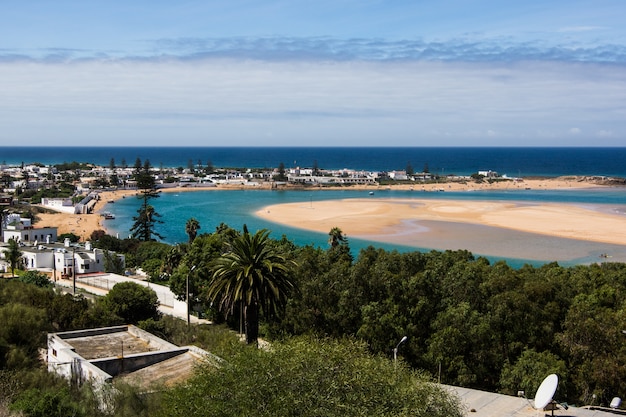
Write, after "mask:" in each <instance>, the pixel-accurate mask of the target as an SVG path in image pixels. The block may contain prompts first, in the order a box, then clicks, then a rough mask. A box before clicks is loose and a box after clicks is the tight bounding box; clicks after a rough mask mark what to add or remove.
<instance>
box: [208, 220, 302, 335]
mask: <svg viewBox="0 0 626 417" xmlns="http://www.w3.org/2000/svg"><path fill="white" fill-rule="evenodd" d="M294 266H295V263H294V262H293V261H290V260H287V259H286V258H285V256H283V255H282V254H280V253H278V252H276V251H275V250H274V247H273V246H272V245H271V244H270V239H269V231H267V230H265V229H263V230H259V231H257V232H256V233H255V234H254V235H252V234H250V232H249V231H248V228H247V227H246V226H245V225H244V227H243V233H242V234H241V235H240V236H238V237H237V238H235V239H234V240H233V241H232V242H231V244H230V248H229V251H228V252H227V253H225V254H224V255H222V256H221V257H219V258H217V259H216V261H215V263H214V265H213V276H212V278H211V282H210V284H209V288H208V296H209V299H210V300H212V301H217V302H218V306H219V309H220V310H221V311H222V312H223V313H224V314H232V312H233V310H234V308H235V307H236V306H237V305H238V304H239V303H241V304H242V306H243V312H244V317H245V318H244V320H245V324H246V326H245V327H246V328H245V332H246V342H247V343H249V344H250V343H257V339H258V335H259V311H260V310H262V311H263V312H264V313H265V314H266V315H268V316H269V315H271V314H273V313H275V312H277V310H278V309H279V308H280V307H282V306H284V304H285V303H286V301H287V297H288V296H289V295H290V294H291V292H292V291H293V290H294V289H295V287H294V284H293V282H292V280H291V279H290V272H291V269H292V268H293V267H294Z"/></svg>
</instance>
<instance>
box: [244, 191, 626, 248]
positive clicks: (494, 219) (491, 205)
mask: <svg viewBox="0 0 626 417" xmlns="http://www.w3.org/2000/svg"><path fill="white" fill-rule="evenodd" d="M256 214H257V215H258V216H259V217H262V218H263V219H266V220H268V221H272V222H275V223H280V224H285V225H288V226H291V227H297V228H302V229H307V230H313V231H318V232H326V233H327V232H328V231H329V230H330V229H332V228H333V227H339V228H340V229H341V230H342V231H343V232H344V233H345V234H347V235H348V236H353V237H357V238H362V239H367V240H378V239H380V238H381V237H382V236H384V235H387V236H397V237H398V241H401V240H402V239H401V238H400V236H401V235H406V234H407V229H413V232H414V233H427V232H428V231H430V230H432V229H433V225H434V224H435V223H434V222H445V223H456V224H473V225H482V226H492V227H497V228H503V229H511V230H517V231H521V232H528V233H535V234H542V235H547V236H553V237H560V238H568V239H579V240H586V241H592V242H603V243H610V244H615V245H626V215H624V214H618V213H615V214H612V213H608V212H605V211H601V210H599V209H598V210H595V209H594V208H590V207H579V206H576V205H571V204H536V203H523V204H519V203H510V202H497V201H466V200H463V201H455V200H413V199H411V200H401V199H396V200H389V199H385V200H382V199H376V198H365V199H348V200H338V201H317V202H315V203H313V204H309V203H290V204H279V205H273V206H268V207H265V208H263V209H262V210H259V211H257V212H256ZM421 223H423V226H422V227H421V230H420V227H419V226H420V224H421ZM426 225H428V226H426ZM372 237H376V238H377V239H372ZM385 240H387V241H390V240H391V239H385ZM424 241H427V239H424Z"/></svg>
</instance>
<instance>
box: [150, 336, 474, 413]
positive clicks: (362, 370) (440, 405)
mask: <svg viewBox="0 0 626 417" xmlns="http://www.w3.org/2000/svg"><path fill="white" fill-rule="evenodd" d="M161 413H162V415H166V416H181V417H183V416H184V417H196V416H198V417H199V416H244V415H246V416H251V415H254V416H293V415H298V416H302V417H307V416H311V417H313V416H315V417H324V416H328V417H330V416H365V415H371V416H381V417H391V416H409V415H410V416H433V417H437V416H441V417H444V416H445V417H455V416H462V415H463V413H462V411H461V406H460V405H459V403H458V402H457V400H455V399H454V398H452V396H451V395H450V394H449V393H447V392H446V391H445V390H444V389H442V388H440V386H438V385H436V384H433V383H430V382H429V381H427V380H426V379H424V378H423V377H422V376H420V375H419V374H417V373H415V372H412V371H410V370H409V369H408V368H406V367H405V366H403V364H399V366H398V368H397V369H396V368H395V367H394V364H393V362H392V361H390V360H389V359H388V358H384V357H380V356H371V355H370V354H368V353H367V349H366V346H365V345H364V344H361V343H358V342H354V341H351V340H343V341H335V340H330V339H324V340H317V339H314V338H297V339H292V340H289V341H287V342H286V343H279V344H275V345H272V347H271V349H268V350H259V349H254V348H249V347H248V348H244V349H243V350H242V351H241V352H240V354H238V355H236V356H234V357H233V358H230V360H229V361H228V364H225V365H224V366H222V367H220V368H219V369H215V368H212V367H209V366H207V367H206V368H204V369H203V370H202V371H200V372H198V374H197V376H195V377H194V379H193V380H192V381H190V383H189V384H187V385H186V386H185V387H179V388H176V389H174V390H173V391H170V392H168V393H167V394H166V396H165V398H164V402H163V407H162V409H161Z"/></svg>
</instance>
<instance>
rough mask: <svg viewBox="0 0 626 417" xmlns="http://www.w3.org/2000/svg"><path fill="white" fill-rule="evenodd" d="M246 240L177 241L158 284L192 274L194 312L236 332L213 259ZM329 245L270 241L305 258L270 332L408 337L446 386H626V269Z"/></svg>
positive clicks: (572, 396)
mask: <svg viewBox="0 0 626 417" xmlns="http://www.w3.org/2000/svg"><path fill="white" fill-rule="evenodd" d="M338 232H339V233H338ZM237 236H239V232H238V231H235V230H233V229H230V228H228V227H227V226H225V225H221V226H220V227H218V228H217V230H216V231H215V232H214V233H209V234H201V235H198V236H197V237H196V238H195V239H194V240H193V242H192V243H191V244H180V245H176V246H173V247H170V249H169V252H168V254H167V255H166V256H164V257H162V259H161V260H160V265H161V268H158V271H159V278H158V279H160V280H165V281H166V282H168V283H169V285H170V287H171V289H172V290H173V291H174V292H175V293H176V294H177V295H178V296H179V297H180V298H181V299H184V297H185V295H186V293H185V289H186V287H185V284H186V280H187V279H189V286H190V294H191V299H192V300H193V301H194V304H195V305H196V310H201V311H202V312H203V313H204V314H206V315H208V316H209V317H210V318H212V319H214V320H216V321H220V320H224V319H225V320H227V321H228V322H229V323H230V325H231V326H232V327H233V328H238V327H239V325H240V322H239V317H240V316H239V314H240V312H239V310H238V308H237V306H233V308H232V310H233V311H232V312H231V314H230V315H228V316H227V317H225V316H223V315H222V314H221V313H220V312H219V311H217V310H215V309H212V308H210V307H208V306H209V305H210V300H209V299H208V296H207V295H208V288H209V284H210V282H211V276H212V266H213V263H212V262H214V260H215V259H216V258H217V257H219V256H220V255H221V254H222V253H223V252H224V251H226V249H225V248H227V247H228V244H229V242H231V241H232V240H233V239H235V238H236V237H237ZM329 243H330V244H329V248H328V249H327V250H325V249H320V248H314V247H309V246H307V247H297V246H295V245H293V244H292V243H291V242H289V241H288V240H287V239H285V238H284V237H283V238H282V239H279V240H273V241H272V245H274V246H275V247H276V248H278V249H279V250H280V251H281V252H282V253H284V254H286V257H287V258H288V259H290V260H291V261H293V262H294V263H295V264H296V265H297V267H296V268H295V269H294V270H293V271H292V272H291V279H292V280H293V282H294V284H295V286H296V287H297V288H298V289H299V291H296V292H293V294H291V296H290V297H289V299H288V302H287V305H286V308H285V310H284V312H283V314H279V315H273V316H271V317H270V316H267V315H265V316H263V317H262V326H261V336H262V337H264V338H266V339H270V340H277V339H281V338H288V337H291V336H295V335H303V334H313V335H317V336H323V337H332V338H342V337H346V336H348V337H356V338H358V339H360V340H362V341H364V342H365V343H366V344H367V346H368V348H369V350H370V351H371V352H372V353H374V354H383V355H388V356H390V355H391V352H392V349H393V348H394V347H395V346H396V344H397V343H398V341H399V340H400V339H401V338H402V337H403V336H405V335H406V336H408V341H407V343H406V344H403V346H402V347H401V349H400V356H401V357H402V358H403V360H405V361H406V362H407V363H408V364H409V365H410V366H411V367H413V368H414V369H423V370H425V371H427V372H428V373H430V374H431V375H432V376H433V377H436V378H438V379H440V380H441V382H443V383H447V384H453V385H461V386H467V387H473V388H480V389H485V390H490V391H499V392H503V393H508V394H515V393H516V392H517V391H518V390H525V391H526V392H527V393H529V394H534V391H535V390H536V389H537V386H538V385H539V383H540V382H541V380H542V379H543V377H545V375H547V374H548V373H551V372H557V373H558V374H559V376H560V378H561V384H560V388H559V395H560V396H561V398H562V399H567V400H568V401H570V402H572V403H576V404H589V403H591V402H592V401H593V400H592V396H595V398H596V403H597V401H598V399H600V400H601V401H602V402H604V403H605V404H606V403H608V402H609V401H610V399H611V398H612V397H613V396H614V395H619V394H620V393H623V392H624V391H626V374H625V373H626V368H625V367H624V366H623V365H624V364H626V336H624V334H623V333H622V330H623V329H626V316H625V315H624V305H625V303H626V291H625V290H626V265H623V264H616V263H602V264H594V265H588V266H583V265H581V266H576V267H569V268H565V267H562V266H560V265H558V264H556V263H551V264H547V265H544V266H542V267H539V268H537V267H533V266H528V265H527V266H524V267H523V268H521V269H513V268H511V267H510V266H508V265H507V264H506V263H505V262H497V263H495V264H490V262H489V261H488V260H487V259H484V258H475V257H474V256H473V255H472V254H471V253H469V252H467V251H446V252H438V251H432V252H429V253H420V252H410V253H398V252H395V251H391V252H389V251H385V250H382V249H375V248H373V247H370V248H367V249H364V250H362V251H361V252H360V253H359V254H358V256H357V257H356V259H354V258H353V256H352V255H351V252H350V249H349V246H348V242H347V241H346V240H345V239H344V238H343V236H341V233H340V231H338V230H335V229H333V230H331V233H330V239H329ZM153 269H154V266H153Z"/></svg>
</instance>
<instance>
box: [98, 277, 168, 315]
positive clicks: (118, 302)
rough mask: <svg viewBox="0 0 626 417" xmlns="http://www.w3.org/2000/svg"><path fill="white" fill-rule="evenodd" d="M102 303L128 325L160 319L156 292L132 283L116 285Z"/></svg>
mask: <svg viewBox="0 0 626 417" xmlns="http://www.w3.org/2000/svg"><path fill="white" fill-rule="evenodd" d="M102 303H103V306H104V307H105V309H106V310H108V311H110V312H111V313H113V314H115V315H116V316H119V317H120V318H122V320H124V321H125V322H126V323H127V324H136V323H138V322H139V321H141V320H148V319H150V318H152V319H158V318H159V317H160V313H159V310H158V308H159V299H158V297H157V295H156V293H155V292H154V290H152V289H151V288H147V287H144V286H143V285H140V284H136V283H134V282H130V281H128V282H120V283H119V284H115V285H114V286H113V288H112V289H111V291H109V293H108V294H107V295H106V296H105V297H104V298H103V299H102Z"/></svg>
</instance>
